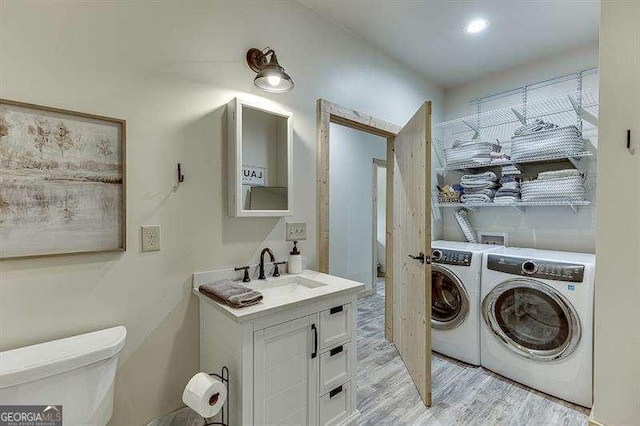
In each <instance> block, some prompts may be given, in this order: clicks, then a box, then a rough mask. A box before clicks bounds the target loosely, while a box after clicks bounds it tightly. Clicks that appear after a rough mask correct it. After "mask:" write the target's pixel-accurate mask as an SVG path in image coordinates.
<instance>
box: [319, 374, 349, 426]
mask: <svg viewBox="0 0 640 426" xmlns="http://www.w3.org/2000/svg"><path fill="white" fill-rule="evenodd" d="M350 415H351V382H347V383H345V384H343V385H340V386H337V387H335V388H334V389H332V390H331V391H329V393H327V394H325V395H323V396H321V397H320V426H325V425H335V424H336V423H340V422H341V421H343V420H345V419H346V418H347V417H349V416H350Z"/></svg>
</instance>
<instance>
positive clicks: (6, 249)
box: [0, 98, 127, 260]
mask: <svg viewBox="0 0 640 426" xmlns="http://www.w3.org/2000/svg"><path fill="white" fill-rule="evenodd" d="M126 222H127V221H126V121H125V120H123V119H118V118H112V117H105V116H100V115H95V114H88V113H84V112H78V111H70V110H66V109H60V108H54V107H48V106H43V105H36V104H31V103H26V102H19V101H13V100H8V99H1V98H0V260H4V259H19V258H30V257H47V256H62V255H72V254H87V253H105V252H124V251H126V240H127V226H126Z"/></svg>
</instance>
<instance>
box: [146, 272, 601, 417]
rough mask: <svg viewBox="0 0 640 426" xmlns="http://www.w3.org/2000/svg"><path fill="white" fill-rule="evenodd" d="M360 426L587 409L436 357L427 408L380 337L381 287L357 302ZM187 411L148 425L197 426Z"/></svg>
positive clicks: (583, 413)
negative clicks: (430, 398)
mask: <svg viewBox="0 0 640 426" xmlns="http://www.w3.org/2000/svg"><path fill="white" fill-rule="evenodd" d="M357 342H358V380H357V392H358V410H360V418H359V419H358V424H360V425H394V426H396V425H398V426H400V425H407V426H409V425H410V426H413V425H434V426H435V425H437V426H450V425H473V426H485V425H487V426H489V425H491V426H493V425H509V426H511V425H513V426H521V425H537V426H540V425H542V426H552V425H553V426H555V425H585V424H587V417H588V415H589V410H587V409H586V408H583V407H579V406H576V405H573V404H570V403H568V402H565V401H562V400H559V399H556V398H552V397H550V396H548V395H545V394H543V393H540V392H536V391H534V390H531V389H528V388H526V387H524V386H521V385H519V384H517V383H514V382H512V381H510V380H507V379H505V378H502V377H500V376H498V375H496V374H493V373H492V372H490V371H487V370H485V369H483V368H480V367H472V366H469V365H467V364H464V363H462V362H457V361H455V360H452V359H450V358H446V357H443V356H441V355H437V354H434V355H433V357H432V361H431V370H432V374H433V405H432V407H431V408H426V407H425V406H424V405H423V404H422V400H421V399H420V395H419V394H418V391H417V389H416V388H415V386H414V385H413V382H412V381H411V378H410V377H409V373H408V372H407V369H406V368H405V366H404V364H403V363H402V360H401V359H400V355H399V354H398V351H397V350H396V348H395V347H394V346H393V345H392V344H391V343H389V342H388V341H387V340H385V338H384V285H383V284H379V285H378V293H377V294H374V295H371V296H367V297H364V298H362V299H360V300H359V303H358V332H357ZM203 424H204V421H203V420H202V418H201V417H199V416H198V415H197V414H196V413H195V412H193V411H192V410H190V409H188V408H185V409H182V410H179V411H176V412H174V413H171V414H168V415H166V416H164V417H160V418H158V419H156V420H154V421H152V422H151V423H149V425H148V426H201V425H203Z"/></svg>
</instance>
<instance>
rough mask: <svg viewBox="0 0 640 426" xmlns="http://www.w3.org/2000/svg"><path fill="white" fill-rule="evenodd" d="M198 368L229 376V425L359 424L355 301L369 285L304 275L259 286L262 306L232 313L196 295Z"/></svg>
mask: <svg viewBox="0 0 640 426" xmlns="http://www.w3.org/2000/svg"><path fill="white" fill-rule="evenodd" d="M219 278H221V275H220V272H204V273H196V274H194V276H193V285H194V293H195V294H196V295H197V296H198V297H199V299H200V368H201V370H202V371H205V372H215V371H219V370H220V369H221V368H222V367H223V366H227V367H228V368H229V372H230V391H229V398H230V399H229V401H228V403H229V405H228V407H229V409H230V412H229V414H230V422H231V423H230V424H232V425H264V424H308V425H346V424H352V423H355V419H356V418H357V416H358V411H357V410H356V394H355V390H356V389H355V388H356V385H355V374H356V338H355V330H356V294H357V293H358V292H359V291H360V290H362V289H363V288H364V285H363V284H361V283H357V282H354V281H350V280H346V279H343V278H339V277H335V276H331V275H327V274H322V273H319V272H314V271H309V270H305V271H303V273H302V274H300V275H282V276H281V277H278V278H268V279H267V280H254V281H251V282H250V283H247V286H249V287H252V288H254V289H256V290H259V291H260V292H262V294H263V295H264V299H263V301H262V302H261V303H260V304H257V305H254V306H250V307H246V308H242V309H234V308H231V307H229V306H227V305H224V304H221V303H217V302H215V301H213V300H211V299H209V298H208V297H206V296H204V295H202V294H201V293H200V292H198V287H199V286H200V284H203V283H206V282H211V281H213V280H215V279H219Z"/></svg>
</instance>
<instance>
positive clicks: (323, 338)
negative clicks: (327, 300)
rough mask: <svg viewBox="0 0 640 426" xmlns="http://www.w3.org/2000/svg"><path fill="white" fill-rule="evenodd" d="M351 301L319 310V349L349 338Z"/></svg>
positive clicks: (343, 341)
mask: <svg viewBox="0 0 640 426" xmlns="http://www.w3.org/2000/svg"><path fill="white" fill-rule="evenodd" d="M350 319H351V303H346V304H344V305H337V306H334V307H332V308H330V309H327V310H326V311H322V312H320V350H322V349H326V348H329V347H331V346H334V345H338V344H340V343H346V342H348V341H349V340H351V321H350Z"/></svg>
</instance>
